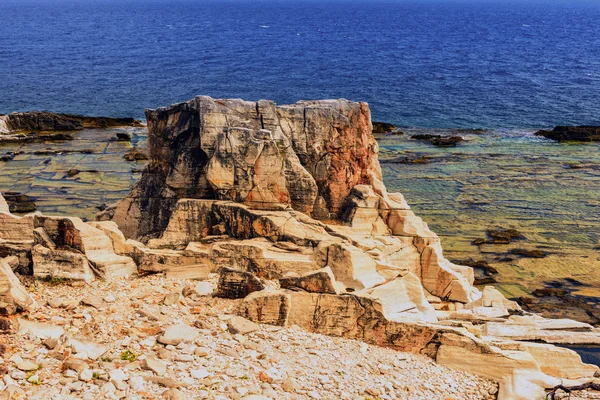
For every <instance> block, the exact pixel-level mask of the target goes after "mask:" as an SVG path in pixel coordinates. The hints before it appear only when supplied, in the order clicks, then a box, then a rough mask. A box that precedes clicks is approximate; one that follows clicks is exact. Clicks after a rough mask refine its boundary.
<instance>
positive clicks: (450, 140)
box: [431, 136, 464, 147]
mask: <svg viewBox="0 0 600 400" xmlns="http://www.w3.org/2000/svg"><path fill="white" fill-rule="evenodd" d="M462 141H464V139H463V138H462V137H461V136H442V137H439V138H435V139H432V140H431V144H432V145H434V146H438V147H453V146H456V144H457V143H460V142H462Z"/></svg>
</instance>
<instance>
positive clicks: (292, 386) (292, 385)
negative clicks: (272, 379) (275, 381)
mask: <svg viewBox="0 0 600 400" xmlns="http://www.w3.org/2000/svg"><path fill="white" fill-rule="evenodd" d="M281 388H282V389H283V390H285V391H286V392H288V393H294V392H295V391H296V382H295V381H294V378H292V377H291V376H288V377H287V378H286V379H285V380H284V381H283V382H282V383H281Z"/></svg>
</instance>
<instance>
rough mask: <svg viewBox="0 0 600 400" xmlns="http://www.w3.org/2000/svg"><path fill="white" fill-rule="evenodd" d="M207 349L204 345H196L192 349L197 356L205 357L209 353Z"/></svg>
mask: <svg viewBox="0 0 600 400" xmlns="http://www.w3.org/2000/svg"><path fill="white" fill-rule="evenodd" d="M208 351H209V350H208V349H207V348H206V347H196V349H194V355H196V356H198V357H206V356H207V355H208V354H209V353H208Z"/></svg>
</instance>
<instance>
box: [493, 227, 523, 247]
mask: <svg viewBox="0 0 600 400" xmlns="http://www.w3.org/2000/svg"><path fill="white" fill-rule="evenodd" d="M487 235H488V236H489V237H490V238H491V239H492V241H493V243H494V244H508V243H510V242H512V241H515V240H524V239H526V238H525V236H523V235H522V234H521V232H519V231H518V230H516V229H502V228H500V229H490V230H488V231H487Z"/></svg>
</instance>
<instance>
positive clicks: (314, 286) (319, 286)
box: [279, 267, 420, 294]
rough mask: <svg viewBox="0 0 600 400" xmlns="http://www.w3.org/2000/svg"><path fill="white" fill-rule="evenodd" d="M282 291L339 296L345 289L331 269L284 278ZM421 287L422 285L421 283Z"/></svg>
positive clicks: (281, 279) (280, 280) (326, 268)
mask: <svg viewBox="0 0 600 400" xmlns="http://www.w3.org/2000/svg"><path fill="white" fill-rule="evenodd" d="M279 285H280V286H281V288H282V289H301V290H305V291H307V292H311V293H330V294H339V293H341V292H343V290H341V289H343V288H341V287H340V285H339V284H338V283H337V282H336V280H335V277H334V276H333V272H331V268H330V267H325V268H323V269H320V270H318V271H314V272H309V273H307V274H305V275H302V276H299V277H293V276H289V277H283V278H280V279H279ZM419 286H420V283H419Z"/></svg>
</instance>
